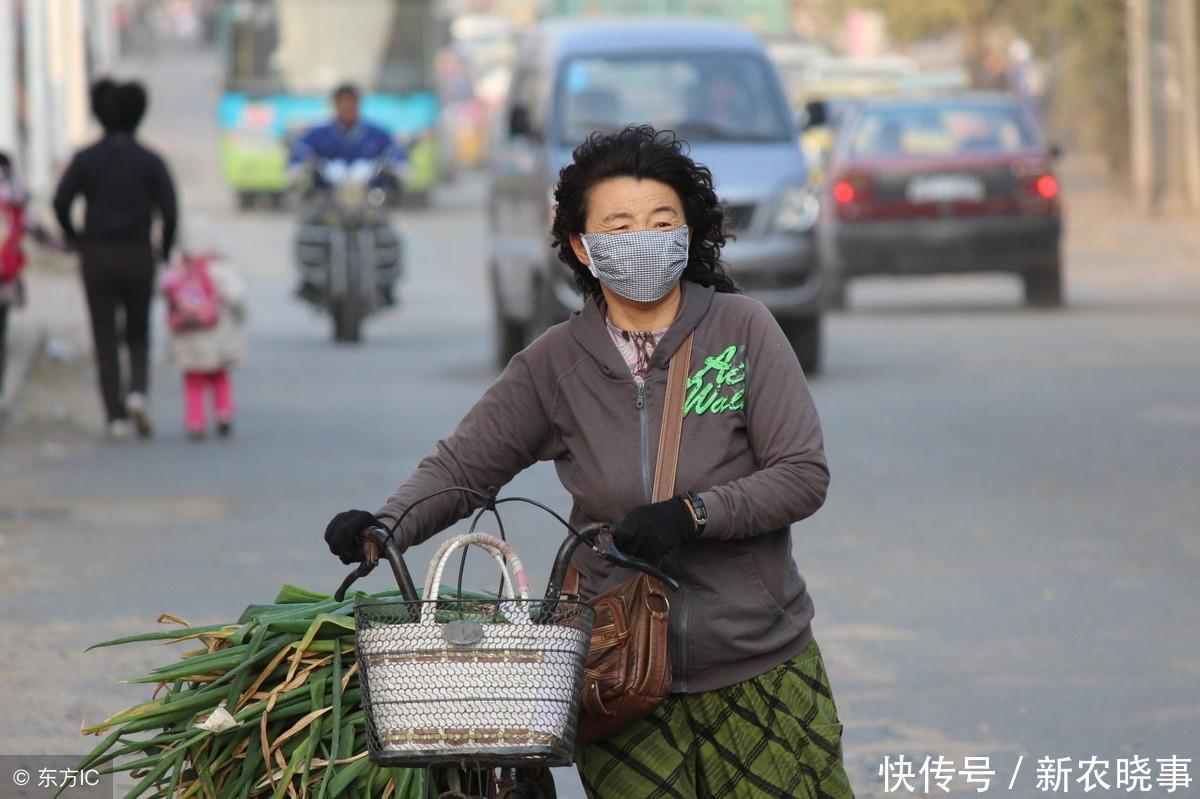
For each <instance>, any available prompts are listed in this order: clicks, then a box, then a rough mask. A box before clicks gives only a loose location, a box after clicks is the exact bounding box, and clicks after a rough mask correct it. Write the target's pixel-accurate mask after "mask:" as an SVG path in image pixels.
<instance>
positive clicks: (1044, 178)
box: [1033, 175, 1058, 200]
mask: <svg viewBox="0 0 1200 799" xmlns="http://www.w3.org/2000/svg"><path fill="white" fill-rule="evenodd" d="M1033 191H1034V193H1036V194H1037V196H1039V197H1041V198H1042V199H1044V200H1053V199H1054V198H1055V197H1057V196H1058V179H1057V178H1055V177H1054V175H1041V176H1039V177H1038V179H1037V180H1035V181H1034V183H1033Z"/></svg>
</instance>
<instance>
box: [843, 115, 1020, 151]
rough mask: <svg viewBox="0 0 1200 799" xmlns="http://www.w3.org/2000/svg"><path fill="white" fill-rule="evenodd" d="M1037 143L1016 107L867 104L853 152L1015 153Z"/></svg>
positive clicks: (854, 136)
mask: <svg viewBox="0 0 1200 799" xmlns="http://www.w3.org/2000/svg"><path fill="white" fill-rule="evenodd" d="M1036 146H1037V141H1036V138H1035V137H1034V135H1033V132H1032V131H1031V130H1030V129H1029V126H1028V125H1027V124H1026V122H1025V120H1024V119H1023V118H1022V116H1021V115H1020V113H1018V111H1017V110H1016V108H1013V107H1012V106H1007V105H999V104H988V105H982V104H980V105H912V106H900V107H891V108H868V109H866V110H864V111H863V113H862V115H861V116H860V117H859V118H858V123H857V124H856V125H855V126H854V130H853V132H852V134H851V137H850V142H849V148H850V152H851V153H852V154H855V155H869V156H944V155H963V154H972V153H1011V152H1019V151H1021V150H1029V149H1032V148H1034V147H1036Z"/></svg>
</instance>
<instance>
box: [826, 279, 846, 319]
mask: <svg viewBox="0 0 1200 799" xmlns="http://www.w3.org/2000/svg"><path fill="white" fill-rule="evenodd" d="M823 281H824V292H825V307H826V308H828V309H829V310H831V311H844V310H846V278H844V277H842V276H841V275H835V274H833V273H832V272H827V273H826V274H825V276H824V278H823Z"/></svg>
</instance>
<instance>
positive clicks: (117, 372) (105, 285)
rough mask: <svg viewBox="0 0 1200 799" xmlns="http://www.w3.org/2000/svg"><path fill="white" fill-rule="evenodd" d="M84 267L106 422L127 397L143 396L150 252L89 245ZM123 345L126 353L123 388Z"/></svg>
mask: <svg viewBox="0 0 1200 799" xmlns="http://www.w3.org/2000/svg"><path fill="white" fill-rule="evenodd" d="M82 265H83V269H82V271H83V288H84V291H85V292H86V293H87V303H88V311H89V312H90V314H91V317H92V342H93V344H94V345H95V349H96V371H97V374H98V376H99V379H100V395H101V397H102V398H103V400H104V411H105V414H106V415H107V416H108V420H109V421H112V420H114V419H124V418H125V417H126V412H125V396H126V394H127V393H133V392H137V393H140V394H145V393H146V391H147V388H148V385H149V380H150V363H149V360H150V304H151V300H153V298H154V251H153V250H152V249H151V248H150V245H149V244H145V245H138V244H119V243H115V242H113V243H109V242H91V243H88V244H86V245H84V248H83V258H82ZM122 345H124V348H125V349H127V350H128V353H129V382H128V384H127V386H126V384H124V383H123V382H122V379H121V350H122Z"/></svg>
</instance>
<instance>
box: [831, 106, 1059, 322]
mask: <svg viewBox="0 0 1200 799" xmlns="http://www.w3.org/2000/svg"><path fill="white" fill-rule="evenodd" d="M1053 157H1054V153H1053V151H1052V149H1051V148H1047V146H1046V144H1045V142H1044V140H1043V138H1042V135H1041V131H1040V130H1038V127H1037V125H1036V124H1035V123H1034V121H1033V120H1032V119H1031V118H1030V117H1029V116H1028V115H1027V114H1025V113H1024V112H1023V111H1022V109H1021V108H1020V106H1018V104H1017V102H1016V100H1015V99H1014V98H1012V97H1010V96H1008V95H1001V94H966V95H961V96H955V97H945V98H922V99H916V98H878V99H872V100H866V101H863V102H862V103H860V104H859V105H858V106H856V107H855V108H854V109H853V110H852V111H849V112H848V116H847V117H846V118H845V119H844V120H843V124H842V125H841V126H840V127H839V129H838V139H837V141H836V142H835V144H834V148H833V152H832V154H831V157H830V162H829V167H828V171H827V174H828V176H829V177H828V180H827V181H826V182H825V184H824V189H823V190H824V193H825V196H824V197H823V198H822V199H823V212H822V215H821V221H820V223H819V227H818V241H819V248H820V253H821V258H822V265H823V269H824V280H825V284H826V287H827V289H826V297H827V301H828V304H829V305H830V306H831V307H835V308H837V307H844V305H845V302H846V283H847V282H848V281H849V280H850V279H851V278H854V277H857V276H859V275H916V274H936V273H946V272H1010V273H1014V274H1017V275H1019V276H1020V277H1021V280H1022V282H1023V283H1024V288H1025V302H1026V304H1027V305H1034V306H1043V307H1052V306H1058V305H1061V304H1062V301H1063V286H1062V264H1061V258H1060V255H1059V242H1060V239H1061V235H1062V210H1061V207H1060V204H1059V196H1058V194H1059V191H1058V180H1057V178H1056V177H1055V176H1054V170H1053V169H1052V164H1051V161H1052V159H1053Z"/></svg>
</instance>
